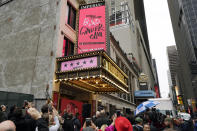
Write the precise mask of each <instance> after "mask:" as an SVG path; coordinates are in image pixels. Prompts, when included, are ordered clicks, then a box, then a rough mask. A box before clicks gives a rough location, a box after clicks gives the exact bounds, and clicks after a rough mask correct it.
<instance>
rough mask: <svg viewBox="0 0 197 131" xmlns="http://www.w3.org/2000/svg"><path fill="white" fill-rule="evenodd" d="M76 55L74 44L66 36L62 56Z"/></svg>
mask: <svg viewBox="0 0 197 131" xmlns="http://www.w3.org/2000/svg"><path fill="white" fill-rule="evenodd" d="M69 55H74V44H73V43H72V42H71V41H70V40H68V39H67V38H66V37H64V43H63V51H62V56H69Z"/></svg>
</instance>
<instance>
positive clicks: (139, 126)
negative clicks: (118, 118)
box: [133, 117, 143, 131]
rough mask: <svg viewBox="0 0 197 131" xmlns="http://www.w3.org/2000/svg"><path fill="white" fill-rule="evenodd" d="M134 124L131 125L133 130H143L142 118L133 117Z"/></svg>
mask: <svg viewBox="0 0 197 131" xmlns="http://www.w3.org/2000/svg"><path fill="white" fill-rule="evenodd" d="M135 122H136V124H135V125H133V130H134V131H143V120H142V118H140V117H137V118H135Z"/></svg>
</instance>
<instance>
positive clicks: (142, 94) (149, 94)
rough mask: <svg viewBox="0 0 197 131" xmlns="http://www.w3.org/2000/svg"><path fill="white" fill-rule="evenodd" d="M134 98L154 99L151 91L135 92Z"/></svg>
mask: <svg viewBox="0 0 197 131" xmlns="http://www.w3.org/2000/svg"><path fill="white" fill-rule="evenodd" d="M135 97H155V93H154V92H153V91H152V90H143V91H135Z"/></svg>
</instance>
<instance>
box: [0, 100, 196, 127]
mask: <svg viewBox="0 0 197 131" xmlns="http://www.w3.org/2000/svg"><path fill="white" fill-rule="evenodd" d="M79 115H81V114H79V113H76V114H74V115H73V114H71V113H69V112H67V111H66V110H65V111H64V112H63V113H62V114H60V113H58V111H57V110H56V109H55V108H54V106H53V103H52V102H51V101H50V100H48V101H47V102H46V104H44V105H43V106H42V108H41V112H39V111H38V110H37V109H36V108H35V107H34V105H33V103H31V102H27V101H25V103H24V106H23V107H22V108H20V107H17V106H16V105H13V106H11V107H10V108H9V112H8V111H7V109H6V106H5V105H1V108H0V131H197V119H195V117H194V119H189V120H182V119H180V118H171V117H170V116H168V115H167V116H165V115H163V114H161V113H159V112H157V111H156V110H154V109H150V110H146V111H145V112H143V113H140V114H139V115H137V116H134V115H133V114H132V113H131V112H130V113H127V114H125V115H124V114H123V113H122V112H121V111H117V112H116V113H113V114H110V113H108V112H105V110H104V109H101V110H99V111H97V112H96V114H95V115H94V116H93V117H91V118H84V119H83V121H81V120H80V119H79Z"/></svg>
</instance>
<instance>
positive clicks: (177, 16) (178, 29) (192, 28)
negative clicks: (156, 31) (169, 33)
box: [168, 0, 197, 109]
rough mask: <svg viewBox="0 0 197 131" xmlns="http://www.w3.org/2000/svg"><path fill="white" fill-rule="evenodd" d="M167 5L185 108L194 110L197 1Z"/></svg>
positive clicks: (183, 0) (172, 1) (174, 0)
mask: <svg viewBox="0 0 197 131" xmlns="http://www.w3.org/2000/svg"><path fill="white" fill-rule="evenodd" d="M168 5H169V10H170V15H171V21H172V26H173V30H174V36H175V40H176V45H177V51H178V55H179V62H180V65H181V71H182V79H183V80H182V82H183V87H182V89H183V93H184V94H183V98H184V99H185V102H186V106H192V107H193V109H195V103H196V102H195V101H196V100H197V96H196V95H195V94H196V93H197V90H196V87H197V86H196V85H197V84H196V79H197V77H196V75H197V72H196V69H197V62H196V56H197V55H196V54H197V52H196V49H197V48H196V47H197V1H196V0H168ZM186 108H187V107H186Z"/></svg>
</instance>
